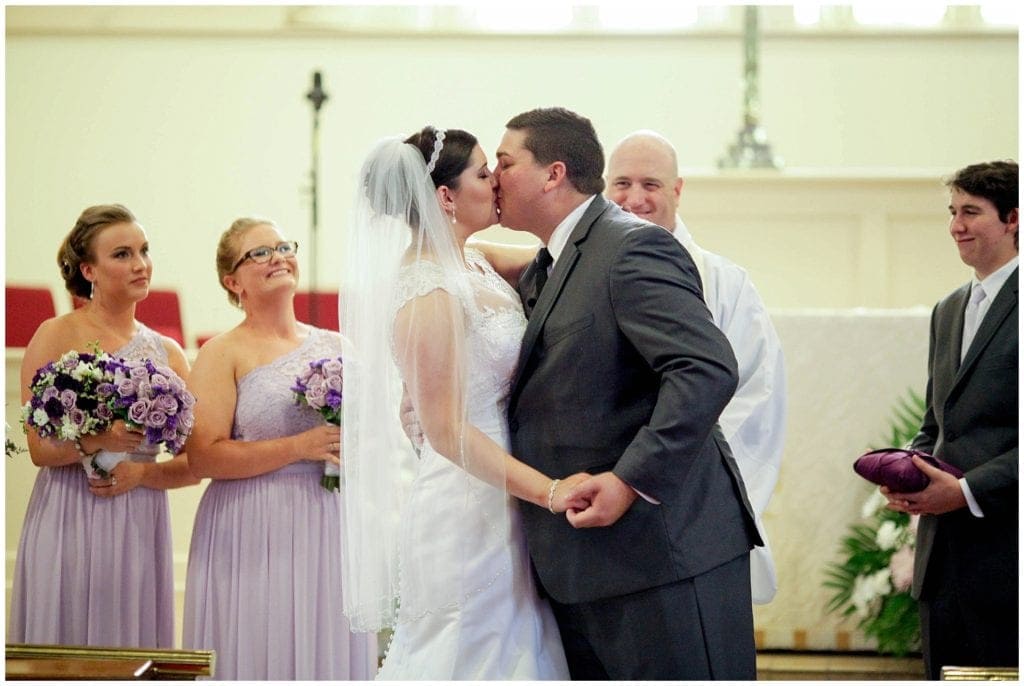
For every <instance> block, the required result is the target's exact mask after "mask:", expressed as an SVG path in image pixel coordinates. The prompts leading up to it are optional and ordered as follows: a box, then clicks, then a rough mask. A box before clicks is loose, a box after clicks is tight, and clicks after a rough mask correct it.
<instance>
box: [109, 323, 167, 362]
mask: <svg viewBox="0 0 1024 686" xmlns="http://www.w3.org/2000/svg"><path fill="white" fill-rule="evenodd" d="M111 355H113V356H114V357H123V358H124V359H126V360H142V359H149V360H153V362H154V363H155V364H159V365H164V366H166V365H167V348H165V347H164V339H163V337H162V336H161V335H160V334H158V333H157V332H156V331H154V330H153V329H151V328H149V327H148V326H146V325H145V324H142V323H141V322H140V323H139V330H138V331H137V332H136V333H135V335H134V336H132V338H131V340H130V341H128V342H127V343H125V344H124V345H123V346H121V347H120V348H119V349H117V350H115V351H114V352H112V353H111Z"/></svg>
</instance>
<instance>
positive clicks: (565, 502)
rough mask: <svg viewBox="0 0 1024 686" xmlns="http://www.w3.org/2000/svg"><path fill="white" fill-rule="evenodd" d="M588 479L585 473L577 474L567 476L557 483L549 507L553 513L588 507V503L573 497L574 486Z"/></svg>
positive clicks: (588, 475)
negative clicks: (550, 506)
mask: <svg viewBox="0 0 1024 686" xmlns="http://www.w3.org/2000/svg"><path fill="white" fill-rule="evenodd" d="M589 478H590V474H587V473H586V472H577V473H576V474H573V475H572V476H567V477H565V478H564V479H561V480H560V481H559V482H558V487H557V488H556V489H555V493H554V497H553V498H552V499H551V505H552V508H551V509H553V510H554V511H555V512H565V511H566V510H569V509H574V510H582V509H584V508H586V507H588V506H589V505H590V501H589V500H586V499H584V498H581V497H580V496H577V495H575V490H576V488H575V487H576V485H577V484H580V483H583V482H584V481H586V480H587V479H589Z"/></svg>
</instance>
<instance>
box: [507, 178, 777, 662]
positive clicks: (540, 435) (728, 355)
mask: <svg viewBox="0 0 1024 686" xmlns="http://www.w3.org/2000/svg"><path fill="white" fill-rule="evenodd" d="M535 272H536V266H535V265H531V267H529V268H528V269H527V270H526V272H525V273H524V274H523V277H522V279H521V280H520V295H522V296H523V297H524V301H525V300H526V299H527V297H528V296H529V295H530V293H529V290H530V288H531V284H532V283H533V279H534V277H535ZM736 383H737V372H736V361H735V358H734V357H733V354H732V350H731V348H730V346H729V343H728V341H727V340H726V338H725V336H724V335H723V334H722V333H721V331H719V329H718V328H717V327H716V326H715V325H714V322H713V321H712V319H711V315H710V314H709V312H708V310H707V308H706V307H705V305H704V301H703V296H702V291H701V284H700V277H699V276H698V272H697V269H696V267H695V266H694V264H693V261H692V260H691V259H690V256H689V255H688V254H687V253H686V251H685V250H684V249H683V248H682V247H681V246H680V245H679V243H678V241H676V240H675V239H674V238H673V237H672V235H671V234H669V233H668V232H667V231H665V230H664V229H662V228H660V227H657V226H654V225H653V224H650V223H647V222H644V221H642V220H640V219H637V218H636V217H635V216H633V215H631V214H628V213H626V212H623V211H622V210H621V209H620V208H619V207H617V206H616V205H614V204H613V203H611V202H608V201H607V200H606V199H604V198H603V197H600V196H597V197H595V198H594V199H593V201H592V202H591V204H590V206H589V207H588V208H587V210H586V212H585V214H584V215H583V217H582V219H581V220H580V222H579V223H578V224H577V225H576V227H575V229H574V230H573V231H572V234H571V236H570V238H569V240H568V243H567V244H566V246H565V248H564V250H563V252H562V254H561V255H560V257H559V259H558V261H557V262H556V263H555V265H554V268H553V271H552V273H551V276H550V278H549V279H548V281H547V284H546V285H545V286H544V289H543V291H542V293H541V295H540V297H539V300H538V301H537V303H536V306H535V308H534V310H533V312H532V314H531V316H530V320H529V325H528V326H527V329H526V333H525V335H524V340H523V347H522V352H521V354H520V359H519V368H518V371H517V375H516V378H515V379H514V381H513V387H512V394H511V398H510V404H509V424H510V430H511V442H512V453H513V454H514V455H516V457H518V458H519V459H521V460H523V461H524V462H526V463H528V464H531V465H533V466H534V467H536V468H537V469H539V470H541V471H543V472H544V473H546V474H549V475H552V476H555V477H564V476H568V475H570V474H573V473H575V472H580V471H586V472H589V473H592V474H596V473H600V472H605V471H609V470H611V471H613V472H614V473H615V474H616V475H617V476H618V477H619V478H621V479H622V480H623V481H625V482H626V483H627V484H628V485H630V486H632V487H633V488H634V489H635V490H637V491H638V492H639V493H641V494H643V495H644V496H647V497H649V498H650V499H653V500H654V501H657V503H659V504H652V503H651V502H648V501H647V500H646V499H644V498H637V499H636V501H635V502H634V503H633V504H632V505H631V506H630V508H629V509H628V510H627V511H626V513H625V514H624V515H623V516H622V518H621V519H619V520H618V521H617V522H616V523H615V524H613V525H612V526H609V527H603V528H589V529H574V528H572V526H570V525H569V523H568V522H567V520H566V518H565V517H563V516H555V515H552V514H550V513H549V512H546V511H544V510H543V509H542V508H536V507H523V508H521V509H522V511H523V518H524V522H525V527H526V533H527V540H528V544H529V549H530V555H531V558H532V561H533V564H534V567H535V569H536V572H537V576H538V578H539V580H540V582H541V585H542V587H543V589H544V590H545V591H546V592H547V594H548V595H549V596H550V597H551V599H552V600H553V601H554V602H553V605H554V606H555V609H556V615H558V616H559V623H560V626H561V627H562V631H563V640H566V641H567V650H570V643H572V642H573V641H574V640H575V638H574V637H572V636H569V637H567V636H566V634H567V631H568V629H567V626H566V625H565V624H564V623H563V619H564V618H565V617H566V616H568V615H573V616H575V615H574V613H577V612H582V613H583V614H584V615H586V616H587V617H589V619H587V620H586V621H590V622H592V623H593V622H595V621H597V622H598V623H599V624H601V623H603V624H606V625H607V631H606V633H607V640H604V639H602V640H601V641H600V644H599V645H593V643H594V641H593V639H592V638H591V639H590V643H591V645H590V648H592V649H593V651H594V653H595V654H596V655H597V658H598V659H599V661H600V662H601V663H602V664H603V666H604V668H605V669H606V670H607V672H608V676H610V677H611V678H616V679H642V678H650V679H658V678H661V679H666V678H674V679H687V678H692V679H700V678H725V679H750V678H754V644H753V622H752V617H751V607H750V583H749V567H748V553H749V551H750V549H751V548H752V547H753V546H754V545H758V544H760V542H761V541H760V539H759V537H758V534H757V531H756V528H755V526H754V518H753V514H752V510H751V507H750V504H749V503H748V501H747V496H746V492H745V490H744V486H743V481H742V478H741V477H740V472H739V470H738V469H737V467H736V463H735V461H734V460H733V458H732V455H731V453H730V451H729V446H728V445H727V443H726V441H725V439H724V438H723V436H722V434H721V431H720V430H719V428H718V426H717V424H716V422H717V419H718V416H719V414H720V413H721V411H722V408H724V407H725V405H726V403H727V402H728V401H729V399H730V398H731V397H732V394H733V392H734V390H735V388H736ZM630 606H632V610H630ZM638 612H639V613H640V615H642V616H647V617H649V618H651V619H652V622H651V626H661V627H665V626H669V629H668V631H667V633H668V634H669V635H665V631H664V630H663V631H661V632H659V631H658V630H657V629H654V630H651V627H650V626H645V623H642V622H640V621H637V620H638V619H639V617H638V615H637V613H638ZM567 613H568V615H567ZM595 613H596V614H595ZM680 613H682V614H683V615H684V616H682V617H679V619H678V620H676V619H672V620H671V622H668V625H666V624H665V622H661V621H657V622H656V621H653V620H654V618H655V617H656V616H657V617H658V619H659V620H660V618H661V617H660V616H661V615H665V616H673V617H674V616H675V615H677V614H680ZM595 616H596V617H597V618H598V620H595V619H594V617H595ZM602 617H603V620H602V619H600V618H602ZM631 618H632V619H631ZM676 627H678V630H677V628H676ZM596 631H597V632H598V633H601V631H602V628H601V627H600V626H599V627H598V628H597V630H596ZM694 631H695V632H696V634H694V633H692V632H694ZM569 657H570V665H572V660H573V656H572V655H570V656H569ZM584 673H587V672H580V671H574V675H573V676H574V678H575V677H577V676H579V675H580V674H584Z"/></svg>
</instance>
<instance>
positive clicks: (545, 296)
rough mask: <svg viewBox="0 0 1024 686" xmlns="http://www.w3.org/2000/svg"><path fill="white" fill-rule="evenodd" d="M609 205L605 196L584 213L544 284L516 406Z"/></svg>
mask: <svg viewBox="0 0 1024 686" xmlns="http://www.w3.org/2000/svg"><path fill="white" fill-rule="evenodd" d="M609 205H610V203H609V201H607V200H605V199H604V198H603V197H601V196H598V197H597V198H595V199H594V200H593V201H591V203H590V207H588V208H587V211H586V212H584V213H583V217H582V218H581V219H580V221H579V223H578V224H576V228H574V229H573V230H572V234H570V236H569V240H568V241H566V244H565V248H563V249H562V253H561V254H560V255H559V256H558V261H557V262H556V263H555V267H554V270H553V271H552V272H551V276H549V277H548V281H547V283H546V284H545V285H544V290H543V291H541V294H540V298H539V299H538V300H537V304H536V305H535V306H534V308H533V312H532V313H531V314H530V319H529V322H528V323H527V325H526V331H525V332H524V333H523V345H522V348H520V350H519V364H518V365H517V366H516V376H515V379H514V380H513V382H512V399H513V404H514V402H515V398H516V396H517V395H518V391H519V385H520V380H521V379H522V374H523V370H524V369H526V363H527V361H528V360H529V359H530V355H531V353H532V352H533V348H534V346H535V345H536V343H537V338H538V337H539V336H540V332H541V330H542V329H543V328H544V322H545V321H546V320H547V318H548V315H549V314H550V313H551V309H552V307H554V305H555V303H556V302H557V301H558V297H559V296H560V295H561V294H562V288H563V287H564V286H565V281H566V279H568V278H569V274H571V273H572V270H573V269H574V268H575V267H576V263H577V262H578V261H579V259H580V249H579V246H580V244H582V243H583V242H584V241H586V239H587V234H589V233H590V228H591V227H592V226H593V225H594V222H595V221H597V218H598V217H600V216H601V215H602V214H604V212H605V210H606V209H607V208H608V206H609Z"/></svg>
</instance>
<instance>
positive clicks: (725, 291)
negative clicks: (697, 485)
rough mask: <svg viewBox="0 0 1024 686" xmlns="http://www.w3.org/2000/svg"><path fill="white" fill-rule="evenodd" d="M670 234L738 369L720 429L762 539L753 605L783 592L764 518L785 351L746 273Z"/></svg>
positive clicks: (755, 554) (778, 433) (775, 471)
mask: <svg viewBox="0 0 1024 686" xmlns="http://www.w3.org/2000/svg"><path fill="white" fill-rule="evenodd" d="M673 235H675V237H676V239H677V240H678V241H679V242H680V243H681V244H682V245H683V247H684V248H686V250H687V251H688V252H689V253H690V255H691V257H693V261H694V262H695V263H696V265H697V270H698V271H699V272H700V277H701V281H702V282H703V286H704V300H705V302H706V303H707V306H708V309H709V310H711V317H712V319H714V322H715V324H716V325H717V326H718V328H719V329H721V330H722V332H723V333H724V334H725V336H726V338H728V339H729V343H730V344H731V345H732V348H733V351H734V353H735V355H736V362H737V365H738V366H739V385H738V386H737V388H736V394H735V395H734V396H733V398H732V400H731V401H730V402H729V404H728V405H727V406H726V408H725V409H724V410H723V411H722V415H721V417H719V424H720V425H721V427H722V432H723V433H724V434H725V438H726V440H728V441H729V447H731V448H732V454H733V457H735V458H736V464H737V465H738V466H739V469H740V474H742V475H743V481H744V483H745V484H746V487H747V496H748V497H749V498H750V504H751V506H752V507H753V508H754V514H755V515H756V517H757V528H758V531H759V532H760V534H761V538H762V539H764V547H760V548H754V550H753V551H751V554H750V584H751V591H752V596H753V600H754V602H755V603H758V604H763V603H767V602H770V601H771V599H772V598H773V597H775V591H776V589H777V588H778V583H777V580H776V577H775V562H774V561H773V560H772V554H771V548H770V547H769V544H768V536H767V533H766V532H765V529H764V525H763V524H762V522H761V515H762V514H763V513H764V510H765V508H766V507H768V501H769V500H770V499H771V496H772V491H773V490H774V488H775V482H776V481H777V480H778V478H779V469H780V466H781V463H782V446H783V439H784V431H785V422H786V378H785V370H784V366H783V357H782V346H781V344H780V343H779V337H778V334H776V333H775V327H774V326H772V322H771V319H770V318H769V317H768V311H767V310H766V309H765V306H764V303H763V302H762V301H761V296H759V295H758V294H757V290H756V289H755V288H754V284H753V283H751V281H750V277H749V276H748V275H747V272H746V270H745V269H743V268H742V267H740V266H739V265H736V264H734V263H733V262H730V261H729V260H727V259H725V258H724V257H722V256H721V255H716V254H715V253H712V252H708V251H706V250H704V249H703V248H701V247H700V246H698V245H697V244H696V243H695V242H694V240H693V236H691V235H690V232H689V230H688V229H687V228H686V225H685V224H683V221H682V220H681V219H680V218H679V217H676V226H675V230H674V231H673Z"/></svg>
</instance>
